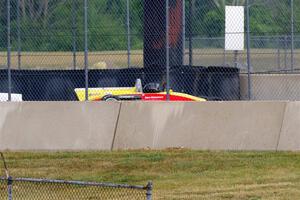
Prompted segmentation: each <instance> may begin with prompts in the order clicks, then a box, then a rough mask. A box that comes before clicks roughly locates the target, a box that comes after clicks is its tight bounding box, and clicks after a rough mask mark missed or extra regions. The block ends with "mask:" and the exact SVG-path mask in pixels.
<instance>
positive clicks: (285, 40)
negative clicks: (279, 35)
mask: <svg viewBox="0 0 300 200" xmlns="http://www.w3.org/2000/svg"><path fill="white" fill-rule="evenodd" d="M287 49H288V45H287V36H286V35H285V36H284V69H285V70H287V54H288V53H287V51H288V50H287Z"/></svg>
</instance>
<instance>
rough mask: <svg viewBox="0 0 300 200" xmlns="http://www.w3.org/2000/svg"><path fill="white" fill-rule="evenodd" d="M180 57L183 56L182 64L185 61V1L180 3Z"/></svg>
mask: <svg viewBox="0 0 300 200" xmlns="http://www.w3.org/2000/svg"><path fill="white" fill-rule="evenodd" d="M182 16H183V17H182V18H183V19H182V49H183V51H182V54H183V55H182V56H183V63H185V62H184V60H185V34H186V33H185V28H186V21H185V0H183V1H182Z"/></svg>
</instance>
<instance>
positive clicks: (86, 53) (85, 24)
mask: <svg viewBox="0 0 300 200" xmlns="http://www.w3.org/2000/svg"><path fill="white" fill-rule="evenodd" d="M88 65H89V64H88V0H84V73H85V101H88V98H89V97H88V95H89V93H88V88H89V69H88Z"/></svg>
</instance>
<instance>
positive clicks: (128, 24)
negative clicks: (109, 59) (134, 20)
mask: <svg viewBox="0 0 300 200" xmlns="http://www.w3.org/2000/svg"><path fill="white" fill-rule="evenodd" d="M126 4H127V6H126V22H127V23H126V24H127V66H128V68H129V67H130V65H131V62H130V61H131V58H130V55H131V52H130V51H131V50H130V49H131V44H130V6H129V5H130V1H129V0H127V1H126Z"/></svg>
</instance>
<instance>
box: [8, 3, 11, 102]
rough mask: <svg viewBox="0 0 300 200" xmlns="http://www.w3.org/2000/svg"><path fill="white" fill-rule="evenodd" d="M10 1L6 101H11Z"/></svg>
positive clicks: (9, 6)
mask: <svg viewBox="0 0 300 200" xmlns="http://www.w3.org/2000/svg"><path fill="white" fill-rule="evenodd" d="M10 8H11V5H10V0H7V76H8V101H11V42H10V40H11V39H10V38H11V35H10V34H11V27H10Z"/></svg>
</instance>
